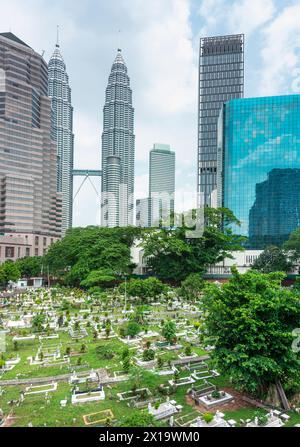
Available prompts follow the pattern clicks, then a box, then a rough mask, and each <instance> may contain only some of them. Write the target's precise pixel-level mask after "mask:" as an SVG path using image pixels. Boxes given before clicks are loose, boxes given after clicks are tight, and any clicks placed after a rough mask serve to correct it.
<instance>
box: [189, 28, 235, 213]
mask: <svg viewBox="0 0 300 447" xmlns="http://www.w3.org/2000/svg"><path fill="white" fill-rule="evenodd" d="M243 96H244V35H243V34H238V35H233V36H218V37H206V38H203V39H200V54H199V118H198V120H199V121H198V182H197V183H198V185H197V187H198V197H199V204H200V205H201V204H203V203H204V204H206V205H215V204H213V203H211V200H210V199H211V194H212V192H213V191H215V190H216V185H217V125H218V117H219V113H220V109H221V107H222V105H223V103H224V102H226V101H229V100H230V99H235V98H242V97H243Z"/></svg>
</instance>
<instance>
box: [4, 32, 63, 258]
mask: <svg viewBox="0 0 300 447" xmlns="http://www.w3.org/2000/svg"><path fill="white" fill-rule="evenodd" d="M51 115H52V114H51V99H50V98H49V97H48V68H47V64H46V62H45V61H44V59H43V58H42V56H40V55H39V54H38V53H36V52H35V51H34V50H33V49H32V48H30V47H29V46H28V45H27V44H26V43H24V42H22V41H21V40H20V39H19V38H18V37H17V36H15V35H14V34H12V33H10V32H9V33H0V233H1V234H0V259H1V261H3V260H6V259H17V258H20V257H24V256H42V255H43V253H44V252H45V251H46V249H47V247H48V246H49V245H51V243H53V242H55V241H56V240H57V239H59V238H60V236H61V195H60V194H59V193H58V192H57V189H56V183H57V178H56V151H57V150H56V142H55V140H54V139H53V132H52V123H51Z"/></svg>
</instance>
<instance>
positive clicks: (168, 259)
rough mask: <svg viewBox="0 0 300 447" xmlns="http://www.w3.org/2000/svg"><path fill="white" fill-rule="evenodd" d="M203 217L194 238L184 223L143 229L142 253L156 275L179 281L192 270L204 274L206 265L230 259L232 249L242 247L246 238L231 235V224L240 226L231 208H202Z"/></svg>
mask: <svg viewBox="0 0 300 447" xmlns="http://www.w3.org/2000/svg"><path fill="white" fill-rule="evenodd" d="M204 218H205V228H204V230H203V234H202V235H201V234H198V235H197V234H193V235H194V236H197V237H192V236H193V235H191V234H190V233H191V232H190V229H189V228H188V227H187V226H186V225H185V223H183V226H181V227H176V228H165V229H161V230H157V229H150V230H148V231H145V232H144V234H143V242H142V246H143V247H144V256H145V257H147V265H148V267H149V268H150V269H151V270H152V271H153V272H154V273H155V275H156V276H157V277H159V278H162V279H168V280H173V281H182V280H184V279H185V278H186V277H187V276H188V275H189V274H191V273H198V274H202V273H204V272H205V271H206V269H207V267H208V266H209V265H212V264H216V263H217V262H220V261H222V260H223V259H225V258H226V257H229V258H232V254H231V252H232V251H234V250H241V249H242V246H241V243H242V242H244V241H245V238H244V237H241V236H237V235H234V234H233V232H232V229H231V225H233V224H235V225H239V221H238V220H237V219H236V218H235V217H234V215H233V213H232V212H231V211H230V210H228V209H226V208H219V209H212V208H205V209H204Z"/></svg>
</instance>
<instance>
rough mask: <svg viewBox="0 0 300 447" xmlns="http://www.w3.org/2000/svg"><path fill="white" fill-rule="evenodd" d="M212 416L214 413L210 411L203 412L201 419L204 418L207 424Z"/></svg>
mask: <svg viewBox="0 0 300 447" xmlns="http://www.w3.org/2000/svg"><path fill="white" fill-rule="evenodd" d="M213 418H214V415H213V414H211V413H204V414H203V415H202V419H203V420H204V422H206V423H207V424H209V423H210V422H211V421H212V420H213Z"/></svg>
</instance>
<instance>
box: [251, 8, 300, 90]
mask: <svg viewBox="0 0 300 447" xmlns="http://www.w3.org/2000/svg"><path fill="white" fill-rule="evenodd" d="M299 17H300V5H299V3H298V2H297V3H296V4H294V5H291V6H288V7H286V8H285V9H284V10H283V11H282V12H281V13H280V14H279V15H278V16H277V17H276V18H275V19H274V21H273V22H272V23H271V24H270V25H269V26H268V27H267V28H266V29H265V30H264V32H263V36H264V46H263V50H262V52H261V57H262V62H263V68H262V70H261V88H260V94H262V95H275V94H287V93H299V75H300V71H299V68H300V21H299Z"/></svg>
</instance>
